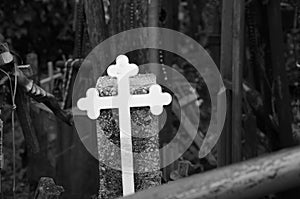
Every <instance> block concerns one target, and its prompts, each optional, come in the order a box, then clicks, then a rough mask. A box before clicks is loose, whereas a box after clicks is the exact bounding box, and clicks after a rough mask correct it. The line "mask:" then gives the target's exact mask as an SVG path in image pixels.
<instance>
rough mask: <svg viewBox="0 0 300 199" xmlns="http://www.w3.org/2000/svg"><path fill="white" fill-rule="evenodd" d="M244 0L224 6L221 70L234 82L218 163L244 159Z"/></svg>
mask: <svg viewBox="0 0 300 199" xmlns="http://www.w3.org/2000/svg"><path fill="white" fill-rule="evenodd" d="M244 4H245V2H244V0H224V1H223V8H222V36H221V67H220V70H221V74H222V77H223V79H225V80H226V81H230V82H233V84H232V92H231V93H230V92H227V115H226V122H225V126H224V129H223V132H222V135H221V137H220V140H219V146H218V164H219V166H224V165H226V164H230V163H232V162H238V161H240V160H241V158H242V157H241V152H242V148H241V129H242V100H241V98H242V79H243V76H242V67H243V59H244V57H243V56H244V50H243V49H244V6H245V5H244Z"/></svg>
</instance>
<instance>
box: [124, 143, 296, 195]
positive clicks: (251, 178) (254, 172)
mask: <svg viewBox="0 0 300 199" xmlns="http://www.w3.org/2000/svg"><path fill="white" fill-rule="evenodd" d="M299 165H300V148H299V147H297V148H293V149H289V150H284V151H280V152H277V153H274V154H271V155H268V156H265V157H260V158H255V159H253V160H248V161H245V162H241V163H238V164H234V165H231V166H228V167H223V168H219V169H214V170H211V171H208V172H205V173H202V174H196V175H193V176H190V177H187V178H183V179H179V180H177V181H176V182H173V183H169V184H165V185H162V186H159V187H156V188H153V189H149V190H145V191H141V192H139V193H136V194H134V195H132V196H128V197H125V198H124V199H141V198H143V199H166V198H170V199H171V198H172V199H173V198H174V199H175V198H176V199H177V198H184V199H198V198H205V199H242V198H260V197H263V196H265V195H267V194H270V193H277V192H279V191H282V190H285V189H288V188H292V187H295V186H298V185H299V180H300V177H299V176H300V167H299ZM295 196H296V197H297V196H299V195H295ZM283 198H286V197H283Z"/></svg>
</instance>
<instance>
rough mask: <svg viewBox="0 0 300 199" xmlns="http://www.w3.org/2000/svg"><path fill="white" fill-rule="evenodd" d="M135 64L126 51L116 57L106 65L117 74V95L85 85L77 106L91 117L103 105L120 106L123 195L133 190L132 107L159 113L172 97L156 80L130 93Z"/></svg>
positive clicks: (108, 71)
mask: <svg viewBox="0 0 300 199" xmlns="http://www.w3.org/2000/svg"><path fill="white" fill-rule="evenodd" d="M138 71H139V69H138V66H137V65H135V64H130V63H129V60H128V58H127V57H126V56H125V55H120V56H118V57H117V60H116V65H111V66H109V67H108V70H107V73H108V75H109V76H111V77H116V78H117V82H118V95H117V96H107V97H100V96H99V92H98V90H97V89H96V88H90V89H88V91H87V93H86V95H87V97H86V98H81V99H80V100H79V101H78V103H77V106H78V108H79V109H80V110H86V111H87V115H88V117H89V118H90V119H94V120H95V119H97V118H98V117H99V116H100V110H102V109H113V108H118V109H119V121H120V124H119V126H120V145H121V166H122V185H123V195H124V196H126V195H129V194H133V193H134V169H133V154H132V136H131V117H130V108H131V107H147V106H149V107H150V111H151V112H152V114H154V115H159V114H161V113H162V111H163V106H164V105H168V104H170V103H171V101H172V97H171V95H170V94H169V93H162V90H161V87H160V85H158V84H155V85H152V86H151V87H150V89H149V93H148V94H142V95H131V94H130V85H129V78H130V77H131V76H135V75H137V74H138Z"/></svg>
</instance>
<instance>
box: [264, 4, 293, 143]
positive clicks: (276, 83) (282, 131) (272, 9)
mask: <svg viewBox="0 0 300 199" xmlns="http://www.w3.org/2000/svg"><path fill="white" fill-rule="evenodd" d="M267 11H268V22H269V37H270V49H271V62H272V71H273V87H274V91H275V106H276V110H277V115H278V122H279V139H280V147H281V148H284V147H289V146H292V145H294V144H295V142H294V140H293V135H292V127H291V121H292V115H291V107H290V103H291V101H290V94H289V89H288V82H287V77H286V71H285V64H284V57H283V56H284V53H283V49H284V43H283V32H282V23H281V11H280V0H272V1H269V5H268V9H267Z"/></svg>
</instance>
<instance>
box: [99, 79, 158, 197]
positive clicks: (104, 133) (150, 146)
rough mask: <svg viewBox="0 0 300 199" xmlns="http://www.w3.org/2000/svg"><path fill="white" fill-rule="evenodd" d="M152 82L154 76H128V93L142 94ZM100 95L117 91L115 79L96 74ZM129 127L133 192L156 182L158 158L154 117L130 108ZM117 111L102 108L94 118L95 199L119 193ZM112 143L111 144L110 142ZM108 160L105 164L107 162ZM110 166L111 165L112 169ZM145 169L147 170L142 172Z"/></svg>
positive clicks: (120, 179) (146, 112) (139, 109)
mask: <svg viewBox="0 0 300 199" xmlns="http://www.w3.org/2000/svg"><path fill="white" fill-rule="evenodd" d="M155 83H156V80H155V76H154V75H150V74H146V75H137V76H134V77H132V78H130V92H131V94H143V93H147V92H148V91H149V87H150V86H151V85H153V84H155ZM96 87H97V89H98V91H99V93H100V96H114V95H116V94H117V93H116V92H117V80H116V79H114V78H111V77H107V76H105V77H100V78H99V79H98V82H97V86H96ZM130 112H131V121H132V123H131V127H132V130H131V131H132V135H133V138H132V140H133V141H132V142H133V152H135V153H136V154H141V152H146V153H145V154H144V155H142V156H140V157H139V158H137V156H136V154H134V172H135V175H134V181H135V191H140V190H143V189H148V188H150V187H154V186H157V185H160V183H161V173H160V170H159V169H160V158H159V142H158V117H157V116H154V115H152V114H151V112H150V110H149V108H147V107H145V108H131V111H130ZM118 120H119V118H118V113H117V110H102V111H101V112H100V117H99V118H98V121H97V140H98V155H99V170H100V189H99V198H101V199H102V198H117V197H120V196H122V176H121V175H122V171H121V153H120V139H119V136H120V132H119V122H118ZM112 143H113V144H112ZM108 163H109V165H108ZM112 167H114V168H112ZM145 171H149V172H145Z"/></svg>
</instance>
